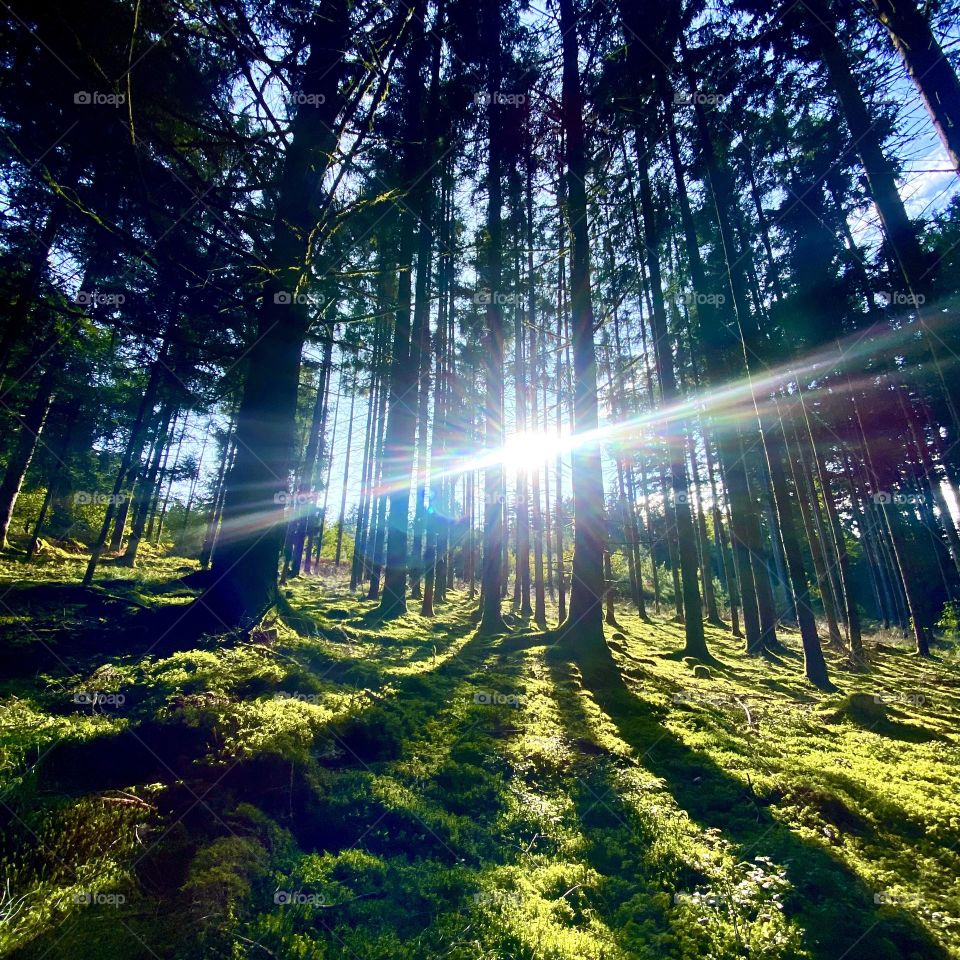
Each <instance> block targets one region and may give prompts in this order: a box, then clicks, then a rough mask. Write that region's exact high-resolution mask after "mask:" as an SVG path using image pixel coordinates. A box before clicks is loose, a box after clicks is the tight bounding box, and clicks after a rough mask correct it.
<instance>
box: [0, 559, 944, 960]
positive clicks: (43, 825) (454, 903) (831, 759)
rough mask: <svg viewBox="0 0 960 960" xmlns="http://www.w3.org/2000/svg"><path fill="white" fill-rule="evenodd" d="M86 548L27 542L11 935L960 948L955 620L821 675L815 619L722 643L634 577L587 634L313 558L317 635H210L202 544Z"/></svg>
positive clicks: (8, 879) (547, 954)
mask: <svg viewBox="0 0 960 960" xmlns="http://www.w3.org/2000/svg"><path fill="white" fill-rule="evenodd" d="M80 564H81V561H80V560H79V559H76V558H71V557H69V556H56V557H51V558H49V559H45V560H44V561H43V562H40V563H36V564H34V565H33V566H32V567H31V571H30V579H29V581H24V579H23V569H22V567H21V566H20V565H19V564H16V563H14V562H12V561H11V562H4V563H3V564H0V601H2V606H0V611H2V613H3V618H2V620H0V660H2V664H3V667H4V668H5V670H4V675H5V676H7V677H8V679H6V680H4V681H2V683H0V765H2V769H3V770H4V774H5V775H4V778H3V785H2V787H0V817H2V821H3V830H2V846H0V858H2V863H3V874H4V887H3V890H2V892H0V897H2V904H0V918H2V919H0V952H3V953H4V954H10V955H12V956H15V957H19V958H31V960H41V958H44V957H46V958H55V957H66V956H69V957H71V958H78V960H82V958H86V957H90V958H92V957H98V958H111V957H117V958H119V957H124V958H137V960H139V958H143V960H147V958H151V957H163V958H167V957H171V958H183V960H187V958H194V957H197V958H199V957H204V958H207V957H215V958H216V957H223V958H239V957H250V958H253V957H271V956H272V957H284V958H287V957H290V958H311V960H313V958H337V960H340V958H343V960H346V958H359V960H373V958H418V960H420V958H440V957H444V958H453V960H466V958H489V960H493V958H510V960H515V958H531V960H532V958H538V960H540V958H542V960H560V958H571V960H573V958H596V960H600V958H604V960H615V958H634V957H636V958H650V960H653V958H664V957H668V958H694V957H707V958H718V960H719V958H735V957H757V956H763V957H769V958H785V960H786V958H790V960H793V958H818V960H819V958H823V960H826V958H830V960H841V958H842V960H859V958H869V960H886V958H891V960H892V958H900V957H906V958H917V960H921V958H922V960H928V958H948V957H949V958H960V885H958V880H957V877H958V876H960V870H958V867H960V853H958V850H957V847H958V845H960V813H958V807H957V804H956V788H957V784H958V782H960V770H958V757H957V749H956V746H957V735H956V733H955V731H956V729H957V721H958V718H960V663H958V660H957V658H956V657H954V656H947V655H945V654H947V653H950V651H941V655H940V656H938V658H937V659H935V660H933V661H930V662H925V661H922V660H920V659H918V658H916V657H913V656H910V655H909V654H907V653H906V652H905V651H904V652H899V651H895V650H892V649H891V647H890V645H889V639H888V638H884V639H885V643H884V644H883V645H881V646H880V648H875V647H874V648H871V650H870V662H869V664H868V665H867V667H865V668H862V669H858V670H852V669H850V668H849V667H846V666H845V665H844V664H843V662H842V661H841V660H839V659H838V658H836V657H835V656H833V655H832V654H831V655H828V657H829V660H830V667H831V671H832V676H833V679H834V682H835V683H836V684H837V686H838V688H839V689H838V690H837V692H836V693H831V694H824V693H820V692H818V691H816V690H814V689H813V688H812V687H811V686H810V685H809V684H807V683H805V682H804V680H803V678H802V670H801V664H800V659H799V638H798V637H797V636H796V635H794V634H791V633H789V632H785V634H784V640H785V643H786V645H787V647H788V653H787V654H785V655H784V656H783V657H782V660H781V661H780V662H777V663H770V662H767V661H764V660H759V659H748V658H745V657H744V656H743V655H742V653H741V651H740V649H739V643H737V642H735V641H733V640H732V639H731V638H730V637H729V636H728V635H726V634H724V633H722V632H720V631H718V630H715V629H713V628H708V630H707V634H708V640H709V642H710V644H711V649H712V650H713V652H714V653H715V655H716V656H717V657H718V659H719V660H720V662H721V666H720V667H711V668H709V669H706V670H705V668H704V667H703V666H699V665H698V664H696V663H694V662H684V661H682V660H678V659H677V658H676V657H673V656H670V654H673V653H674V652H675V651H676V650H677V649H678V647H679V646H680V645H681V641H682V627H679V626H678V625H676V624H673V623H669V622H655V623H653V624H644V623H642V622H640V621H639V620H638V619H637V618H635V617H632V616H631V615H630V614H629V613H627V612H626V611H625V610H618V619H619V621H620V623H621V629H620V630H619V631H610V630H608V640H609V641H610V650H611V659H610V660H603V659H601V660H599V661H597V660H584V662H572V661H571V660H570V659H569V655H568V654H566V653H564V652H563V651H561V650H560V649H558V648H556V647H554V646H552V645H551V644H549V643H548V642H545V641H544V638H543V636H542V635H538V634H536V633H534V632H533V630H532V627H531V625H528V624H525V623H522V622H521V623H520V624H519V626H518V627H517V628H516V629H515V630H514V633H513V634H512V635H511V636H510V637H508V638H494V639H483V638H479V637H477V636H476V634H475V625H474V623H473V620H472V617H471V614H472V608H471V604H470V603H469V601H468V600H467V598H466V596H465V595H464V594H462V593H458V592H454V593H453V594H451V597H450V602H449V603H447V604H444V605H441V606H440V607H439V608H438V615H437V617H436V618H434V619H430V620H427V619H425V618H422V617H420V616H418V615H416V614H414V613H411V614H410V615H408V616H406V617H404V618H401V619H400V620H398V621H396V622H391V623H388V624H383V625H374V624H373V623H372V622H371V620H370V618H369V617H368V616H367V614H368V613H369V611H370V610H371V609H372V607H373V604H371V603H370V602H368V601H365V600H359V599H357V598H355V597H352V596H350V595H348V594H346V593H344V592H342V591H341V592H336V591H331V590H330V587H329V584H328V583H321V582H319V581H315V580H310V579H307V578H304V579H301V580H298V581H295V582H294V583H292V584H290V585H289V586H288V599H289V600H290V603H291V604H292V605H293V606H294V608H295V609H297V610H298V611H299V612H300V613H302V614H303V615H305V616H307V617H309V618H310V619H311V620H312V622H313V623H315V625H316V633H315V635H311V636H303V635H299V634H297V633H295V632H294V631H293V630H291V629H289V628H288V627H286V626H284V625H283V624H276V625H274V626H273V627H272V628H271V629H269V630H265V631H263V632H262V633H261V634H259V635H258V634H254V635H253V636H252V637H251V638H250V639H249V640H246V641H240V640H238V639H228V638H208V639H205V640H204V641H203V642H202V643H201V644H195V643H189V644H188V643H187V642H186V640H185V638H183V637H182V636H180V635H179V634H178V630H177V626H176V623H177V617H176V614H177V610H178V607H179V606H181V605H182V604H184V603H185V602H187V600H188V599H189V598H190V596H192V590H191V589H190V588H189V587H187V586H185V585H184V584H183V583H181V582H180V581H179V578H180V577H182V576H183V575H184V574H185V573H188V572H190V569H191V567H190V566H189V565H188V564H186V563H185V562H183V561H181V560H178V559H177V560H175V559H171V558H154V557H149V558H147V561H146V563H145V565H144V566H143V567H140V568H138V569H137V570H135V571H129V570H120V569H119V568H118V569H116V570H114V569H110V568H105V570H104V572H103V573H102V574H101V576H102V578H103V579H98V585H99V589H98V590H94V591H86V592H82V591H77V590H76V589H75V584H76V582H77V579H78V577H79V573H80ZM133 600H135V601H136V604H133V603H131V602H130V601H133ZM411 607H413V605H411ZM160 614H162V615H163V616H164V617H165V618H166V619H164V620H163V624H164V627H163V630H164V631H165V632H166V636H164V637H162V638H161V637H160V636H159V633H158V630H157V623H159V622H160V621H158V620H156V618H155V615H160ZM158 641H159V642H158ZM698 666H699V669H698Z"/></svg>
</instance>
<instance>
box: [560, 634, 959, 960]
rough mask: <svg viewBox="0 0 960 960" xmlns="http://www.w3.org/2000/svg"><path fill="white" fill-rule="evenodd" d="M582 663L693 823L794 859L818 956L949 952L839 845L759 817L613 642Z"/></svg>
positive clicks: (596, 694) (599, 696)
mask: <svg viewBox="0 0 960 960" xmlns="http://www.w3.org/2000/svg"><path fill="white" fill-rule="evenodd" d="M549 659H550V661H551V669H552V670H553V671H554V676H555V680H556V682H557V683H560V682H564V681H567V682H569V679H570V676H569V671H570V670H571V669H572V667H573V666H574V665H573V664H572V662H571V661H570V660H569V659H567V658H566V656H565V655H564V654H563V653H562V652H561V651H560V650H558V649H554V650H552V651H550V656H549ZM576 667H578V668H579V670H580V674H581V676H582V680H583V688H584V690H585V691H587V692H589V694H590V695H591V696H592V697H593V699H594V701H595V702H596V704H597V705H598V706H599V707H600V709H601V710H603V711H604V713H606V714H607V716H608V717H609V718H610V719H611V720H612V721H613V723H614V725H615V726H616V728H617V731H618V733H619V735H620V737H621V738H622V739H623V740H624V741H625V742H626V743H628V744H629V745H630V746H631V748H632V749H633V750H634V751H635V752H636V755H637V758H638V759H639V761H640V763H641V764H642V765H643V766H644V767H645V768H646V769H647V770H649V771H650V772H651V773H653V774H654V775H655V776H657V777H660V778H662V779H663V780H664V781H665V782H666V784H667V789H668V790H669V791H670V793H671V794H672V795H673V797H674V799H675V800H676V802H677V803H678V804H679V806H680V807H681V808H682V809H684V810H686V811H687V813H688V814H689V815H690V817H691V819H692V820H693V821H694V822H695V823H697V824H698V825H699V826H701V827H703V828H717V829H720V830H721V831H722V834H723V836H724V837H725V838H726V839H727V840H728V841H729V842H731V843H733V844H734V845H735V848H736V854H737V856H739V857H740V858H741V859H742V860H750V859H753V858H754V857H756V856H757V855H760V854H763V855H766V856H769V857H771V858H772V859H773V860H774V861H775V862H777V863H779V864H783V865H784V866H786V869H787V876H788V878H789V880H790V883H791V885H792V888H793V895H792V896H791V897H790V898H789V899H788V900H787V903H786V906H787V910H788V913H789V915H791V916H794V917H796V918H797V920H798V922H799V923H800V925H801V926H802V928H803V929H804V931H805V933H806V940H807V943H808V945H809V948H810V949H811V951H812V953H813V955H814V956H815V957H817V958H822V960H838V958H840V957H842V958H843V960H888V958H889V960H895V958H909V960H914V958H915V960H947V958H948V955H947V953H946V952H945V951H944V950H943V948H942V947H940V945H939V944H938V943H936V941H934V940H933V938H932V937H931V936H930V934H929V933H928V932H927V931H926V930H925V929H924V928H923V926H922V925H921V924H920V923H919V922H918V921H917V920H916V919H915V918H914V917H913V916H912V915H911V914H910V913H908V912H907V911H905V910H901V909H891V908H889V907H887V908H885V909H884V911H883V913H881V912H880V911H878V909H877V906H876V904H875V901H874V893H873V891H871V890H869V889H868V888H867V886H866V885H865V884H864V883H863V881H862V880H861V879H860V877H859V876H858V875H857V874H856V873H855V872H854V871H852V870H851V869H850V868H849V867H848V866H847V865H846V864H844V863H843V862H842V861H841V860H840V859H839V858H838V857H837V856H835V855H834V854H833V853H831V852H830V851H828V850H825V849H823V848H822V847H820V846H818V845H816V844H814V843H811V842H809V841H806V840H804V839H802V838H800V837H798V836H797V835H796V834H795V833H793V832H792V831H791V830H790V829H789V828H788V827H787V826H785V825H783V824H782V823H780V822H778V821H776V820H774V819H772V818H770V817H769V816H766V817H764V819H762V820H759V821H758V813H757V808H756V806H755V805H754V804H753V803H752V802H751V800H750V798H749V797H748V796H747V795H745V791H744V787H743V784H742V783H741V782H740V781H739V780H737V779H736V778H735V777H733V776H731V775H730V774H728V773H726V772H725V771H724V770H722V769H721V768H720V767H718V766H717V765H716V764H715V763H713V761H711V760H710V758H709V757H707V756H706V755H705V754H703V753H700V752H697V751H695V750H692V749H691V748H690V747H688V746H686V745H685V744H684V743H683V742H682V741H681V740H680V739H679V738H678V737H677V736H676V735H675V734H673V733H672V732H671V731H670V730H668V729H667V728H666V727H665V726H664V725H663V724H662V723H661V722H660V720H659V719H658V718H657V716H656V715H655V714H654V712H653V711H652V709H651V708H650V706H649V705H648V704H646V703H645V702H644V701H642V700H640V699H639V698H638V697H636V696H634V695H633V694H632V693H631V692H630V690H629V689H628V687H627V686H626V684H625V683H624V680H623V677H622V675H621V673H620V670H619V669H618V667H617V665H616V663H615V662H614V660H613V658H612V656H610V654H609V652H607V653H606V654H604V653H599V654H597V655H595V656H592V657H588V658H583V659H582V662H579V663H577V664H576Z"/></svg>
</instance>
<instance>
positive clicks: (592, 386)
mask: <svg viewBox="0 0 960 960" xmlns="http://www.w3.org/2000/svg"><path fill="white" fill-rule="evenodd" d="M560 31H561V33H562V35H563V107H562V113H563V127H564V132H565V134H566V161H567V178H566V187H567V220H568V229H569V231H570V236H571V258H570V291H571V324H570V325H571V328H572V336H571V340H572V348H573V368H574V390H575V392H574V415H575V423H576V429H575V431H574V435H575V436H576V435H579V436H581V437H583V438H584V439H585V440H586V441H587V442H586V443H585V444H583V445H577V446H575V447H574V448H573V450H572V452H571V454H570V459H571V464H572V469H571V475H572V478H573V503H574V550H573V571H572V578H571V585H570V611H569V614H568V615H567V620H566V621H565V623H564V624H563V625H562V626H561V630H562V631H563V633H564V637H565V640H566V641H567V642H569V643H570V644H572V645H574V646H575V648H576V649H577V650H578V652H579V653H580V654H581V655H588V656H589V655H590V654H591V653H593V652H595V651H596V650H597V649H598V648H599V647H602V646H603V607H602V604H603V591H604V584H603V566H602V565H603V553H604V540H605V539H606V538H605V523H604V503H603V473H602V470H601V465H600V445H599V442H598V441H597V439H596V431H597V429H598V428H599V411H598V404H597V359H596V351H595V348H594V343H593V302H592V296H591V292H590V238H589V232H588V229H587V193H586V174H587V156H586V142H585V134H584V128H583V97H582V94H581V91H580V67H579V63H578V59H579V42H578V37H577V20H576V15H575V13H574V7H573V0H560Z"/></svg>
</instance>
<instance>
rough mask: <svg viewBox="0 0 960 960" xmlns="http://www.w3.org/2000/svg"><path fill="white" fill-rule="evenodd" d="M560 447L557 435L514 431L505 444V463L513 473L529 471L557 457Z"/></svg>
mask: <svg viewBox="0 0 960 960" xmlns="http://www.w3.org/2000/svg"><path fill="white" fill-rule="evenodd" d="M560 448H561V442H560V441H559V440H558V438H557V437H556V436H555V435H551V434H548V433H542V432H540V431H530V432H520V433H512V434H510V436H508V437H507V439H506V441H505V442H504V445H503V465H504V467H506V469H507V470H508V471H509V472H511V473H529V472H531V471H533V470H538V469H540V468H541V467H542V466H543V464H544V461H547V460H552V459H553V458H554V457H556V456H557V454H558V453H559V452H560Z"/></svg>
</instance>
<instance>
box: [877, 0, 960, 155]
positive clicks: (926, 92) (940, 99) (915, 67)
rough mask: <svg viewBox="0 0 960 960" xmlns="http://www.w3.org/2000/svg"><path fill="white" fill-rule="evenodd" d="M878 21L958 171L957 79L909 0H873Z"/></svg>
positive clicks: (924, 18) (959, 112)
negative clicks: (905, 69)
mask: <svg viewBox="0 0 960 960" xmlns="http://www.w3.org/2000/svg"><path fill="white" fill-rule="evenodd" d="M873 5H874V7H875V8H876V10H877V16H878V17H879V18H880V22H881V23H882V24H883V25H884V26H885V27H886V28H887V32H888V33H889V34H890V39H891V40H892V41H893V45H894V46H895V47H896V48H897V52H898V53H899V54H900V56H901V57H903V62H904V65H905V66H906V68H907V73H909V74H910V77H911V79H912V80H913V82H914V83H915V84H916V85H917V89H918V90H919V91H920V96H921V97H923V102H924V103H925V104H926V107H927V110H928V111H929V112H930V117H931V119H932V120H933V124H934V126H935V127H936V128H937V133H938V134H939V135H940V139H941V140H942V141H943V146H944V148H945V149H946V151H947V156H948V157H949V158H950V162H951V163H952V164H953V165H954V167H955V168H956V170H957V173H958V174H960V80H958V78H957V74H956V73H955V72H954V70H953V68H952V67H951V65H950V61H949V60H948V59H947V58H946V56H945V55H944V52H943V50H942V49H941V48H940V44H939V43H937V40H936V37H934V35H933V30H931V28H930V22H929V20H928V19H927V16H925V15H924V14H923V13H921V12H920V10H919V8H918V7H917V4H916V3H915V2H913V0H873Z"/></svg>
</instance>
